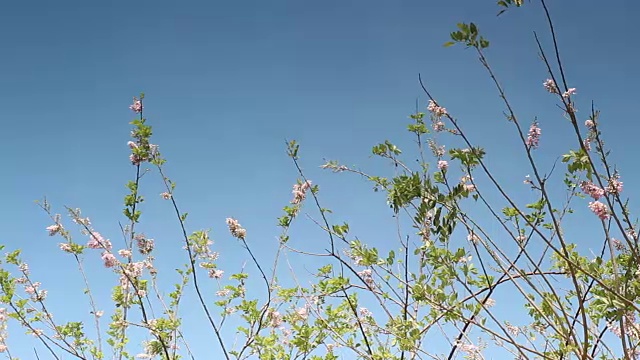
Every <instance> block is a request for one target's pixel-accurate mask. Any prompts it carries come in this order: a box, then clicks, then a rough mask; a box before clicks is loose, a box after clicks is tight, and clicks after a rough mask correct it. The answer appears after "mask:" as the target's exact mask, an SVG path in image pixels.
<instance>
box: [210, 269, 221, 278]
mask: <svg viewBox="0 0 640 360" xmlns="http://www.w3.org/2000/svg"><path fill="white" fill-rule="evenodd" d="M223 275H224V270H218V269H211V270H209V277H210V278H212V279H222V276H223Z"/></svg>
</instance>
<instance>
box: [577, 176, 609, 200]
mask: <svg viewBox="0 0 640 360" xmlns="http://www.w3.org/2000/svg"><path fill="white" fill-rule="evenodd" d="M580 188H581V189H582V191H584V193H585V194H587V195H589V196H591V197H592V198H593V199H594V200H598V199H600V198H601V197H603V196H604V195H605V193H606V192H605V191H604V189H601V188H600V187H598V185H596V184H594V183H592V182H591V181H583V182H582V184H580Z"/></svg>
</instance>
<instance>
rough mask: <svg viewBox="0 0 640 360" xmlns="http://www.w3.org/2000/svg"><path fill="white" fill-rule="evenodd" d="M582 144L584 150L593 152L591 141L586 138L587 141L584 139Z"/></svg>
mask: <svg viewBox="0 0 640 360" xmlns="http://www.w3.org/2000/svg"><path fill="white" fill-rule="evenodd" d="M582 143H583V144H584V148H585V149H586V150H587V151H591V139H589V138H586V139H584V140H583V141H582Z"/></svg>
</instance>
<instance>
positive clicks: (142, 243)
mask: <svg viewBox="0 0 640 360" xmlns="http://www.w3.org/2000/svg"><path fill="white" fill-rule="evenodd" d="M135 240H136V245H137V246H138V251H139V252H140V254H142V255H149V254H150V253H151V252H152V251H153V248H154V246H155V243H154V241H153V239H149V238H147V237H146V236H145V235H144V234H142V233H140V234H136V236H135Z"/></svg>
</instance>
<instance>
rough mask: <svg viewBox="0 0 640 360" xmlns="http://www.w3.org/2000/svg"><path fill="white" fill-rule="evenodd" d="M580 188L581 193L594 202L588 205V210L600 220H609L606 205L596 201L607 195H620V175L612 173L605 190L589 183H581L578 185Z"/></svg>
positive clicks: (621, 186)
mask: <svg viewBox="0 0 640 360" xmlns="http://www.w3.org/2000/svg"><path fill="white" fill-rule="evenodd" d="M580 188H581V189H582V191H583V192H584V193H585V194H587V195H589V196H591V197H592V198H593V199H594V200H596V201H593V202H590V203H589V209H591V211H593V213H594V214H596V215H597V216H598V217H599V218H600V219H602V220H606V219H608V218H609V216H610V213H609V209H608V207H607V205H605V204H603V203H601V202H600V201H597V200H598V199H600V198H602V197H603V196H605V195H606V194H607V193H609V194H612V195H613V194H620V193H621V192H622V188H623V184H622V181H620V175H619V174H618V173H614V174H613V176H612V177H611V178H610V179H609V183H608V185H607V188H606V189H602V188H600V187H599V186H598V185H596V184H594V183H593V182H591V181H583V182H582V183H581V184H580Z"/></svg>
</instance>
